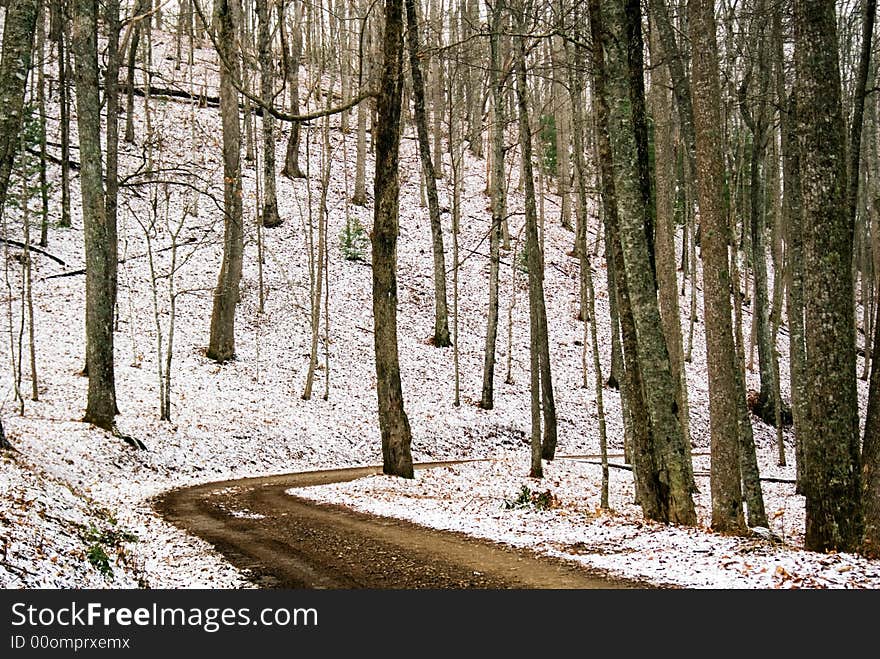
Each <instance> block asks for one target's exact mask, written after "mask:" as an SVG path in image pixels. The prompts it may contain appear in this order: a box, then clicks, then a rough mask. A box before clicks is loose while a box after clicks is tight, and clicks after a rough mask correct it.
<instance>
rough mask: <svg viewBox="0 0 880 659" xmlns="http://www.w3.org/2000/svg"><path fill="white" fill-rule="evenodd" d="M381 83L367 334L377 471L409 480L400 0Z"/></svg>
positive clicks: (389, 25)
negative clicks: (375, 405)
mask: <svg viewBox="0 0 880 659" xmlns="http://www.w3.org/2000/svg"><path fill="white" fill-rule="evenodd" d="M383 51H384V61H383V64H382V86H381V89H382V91H381V93H380V94H379V98H378V102H377V106H378V107H377V110H378V115H379V116H378V122H377V124H376V136H375V137H376V175H375V183H374V188H373V191H374V196H375V211H374V214H373V230H372V231H371V232H370V240H371V241H372V245H373V257H372V258H373V322H374V328H375V331H374V333H373V338H374V341H375V352H376V393H377V396H378V399H379V429H380V431H381V434H382V471H383V472H384V473H386V474H390V475H393V476H402V477H404V478H413V465H412V455H411V453H410V444H411V443H412V432H411V430H410V426H409V420H408V419H407V416H406V412H405V411H404V409H403V388H402V386H401V382H400V359H399V355H398V349H397V236H398V233H399V224H398V222H399V194H400V183H399V181H398V169H399V153H398V151H399V148H400V111H401V96H402V92H403V2H402V0H386V1H385V37H384V44H383Z"/></svg>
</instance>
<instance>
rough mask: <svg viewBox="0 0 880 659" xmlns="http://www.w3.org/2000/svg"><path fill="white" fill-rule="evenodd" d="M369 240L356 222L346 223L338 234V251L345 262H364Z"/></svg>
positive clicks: (362, 228)
mask: <svg viewBox="0 0 880 659" xmlns="http://www.w3.org/2000/svg"><path fill="white" fill-rule="evenodd" d="M369 243H370V239H369V238H368V237H367V232H366V230H365V229H364V227H363V225H362V224H361V223H360V222H359V221H358V220H356V219H355V220H351V221H350V222H347V223H346V224H345V226H344V227H343V228H342V231H341V232H340V233H339V250H340V251H341V252H342V256H343V257H345V260H346V261H365V260H366V258H367V246H368V245H369Z"/></svg>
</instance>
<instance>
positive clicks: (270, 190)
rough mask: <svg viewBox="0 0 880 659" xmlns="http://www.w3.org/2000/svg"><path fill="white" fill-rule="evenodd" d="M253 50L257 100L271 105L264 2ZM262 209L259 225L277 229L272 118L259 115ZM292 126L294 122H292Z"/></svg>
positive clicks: (269, 46)
mask: <svg viewBox="0 0 880 659" xmlns="http://www.w3.org/2000/svg"><path fill="white" fill-rule="evenodd" d="M256 9H257V18H258V20H259V28H258V30H257V50H258V53H259V60H260V96H261V97H262V99H263V103H265V104H266V105H270V106H271V105H272V104H273V103H274V100H275V89H274V87H275V83H274V75H273V66H274V62H273V61H272V39H271V36H270V32H269V16H270V14H269V7H268V2H267V0H257V2H256ZM262 115H263V209H262V213H261V214H260V222H261V223H262V225H263V226H264V227H267V228H272V227H277V226H280V225H281V222H282V220H281V216H280V215H279V214H278V196H277V193H276V191H275V189H276V186H275V117H273V116H272V115H271V114H270V113H268V112H263V113H262ZM295 123H296V122H295Z"/></svg>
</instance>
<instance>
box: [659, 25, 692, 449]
mask: <svg viewBox="0 0 880 659" xmlns="http://www.w3.org/2000/svg"><path fill="white" fill-rule="evenodd" d="M651 45H652V47H653V52H652V55H653V57H652V61H653V60H654V58H655V57H657V56H658V55H659V47H658V44H657V38H656V36H655V33H652V42H651ZM652 71H653V73H652V80H651V96H652V98H651V100H652V101H653V103H652V105H653V110H654V111H653V115H654V172H655V196H656V201H655V208H656V212H657V219H656V224H655V227H656V240H655V252H656V253H655V261H656V264H657V286H658V289H659V291H658V292H659V296H658V297H659V301H660V317H661V320H662V321H663V334H664V335H665V336H666V343H667V348H668V350H669V363H670V365H671V366H672V372H673V374H674V375H675V379H676V397H675V398H676V401H677V402H678V408H679V410H680V411H681V412H680V417H681V427H682V432H683V433H684V441H685V447H686V448H687V449H690V442H691V440H690V418H689V415H690V413H689V406H688V395H687V378H686V373H685V370H684V347H683V342H682V337H681V310H680V309H679V306H678V275H677V274H676V267H675V217H674V207H673V199H674V195H675V149H674V146H673V117H672V98H671V95H670V93H669V85H670V79H669V73H668V71H667V70H666V67H663V66H656V67H655V68H653V69H652Z"/></svg>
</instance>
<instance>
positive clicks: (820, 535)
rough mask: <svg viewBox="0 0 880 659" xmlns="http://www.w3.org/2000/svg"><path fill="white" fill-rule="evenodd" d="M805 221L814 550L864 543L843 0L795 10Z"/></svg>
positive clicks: (808, 544)
mask: <svg viewBox="0 0 880 659" xmlns="http://www.w3.org/2000/svg"><path fill="white" fill-rule="evenodd" d="M794 27H795V64H796V70H797V83H796V84H797V92H798V93H797V103H798V105H797V119H798V129H799V130H798V133H799V141H800V145H801V154H800V175H801V182H802V203H803V219H804V234H805V240H804V262H805V263H809V264H810V267H809V268H806V269H805V272H804V310H805V321H806V322H805V330H806V353H807V363H806V384H807V386H806V393H807V396H806V398H807V401H806V402H807V419H806V423H805V429H807V432H806V435H805V437H804V462H805V464H804V487H805V492H804V494H805V496H806V504H805V505H806V534H805V539H804V546H805V548H806V549H808V550H812V551H828V550H837V551H851V550H854V549H856V547H857V546H858V545H859V543H860V541H861V535H862V515H861V506H860V497H861V483H860V476H861V465H860V460H859V435H858V407H857V401H858V399H857V396H856V364H855V356H856V352H855V338H854V334H853V327H854V322H855V317H854V316H855V312H854V309H853V296H852V273H851V267H852V241H853V221H852V217H850V216H849V215H848V213H847V209H846V158H845V154H846V149H845V141H844V124H843V115H842V111H841V83H840V68H839V65H838V54H837V53H838V51H837V43H838V42H837V25H836V18H835V3H834V2H833V1H832V0H798V2H796V3H795V7H794Z"/></svg>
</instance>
